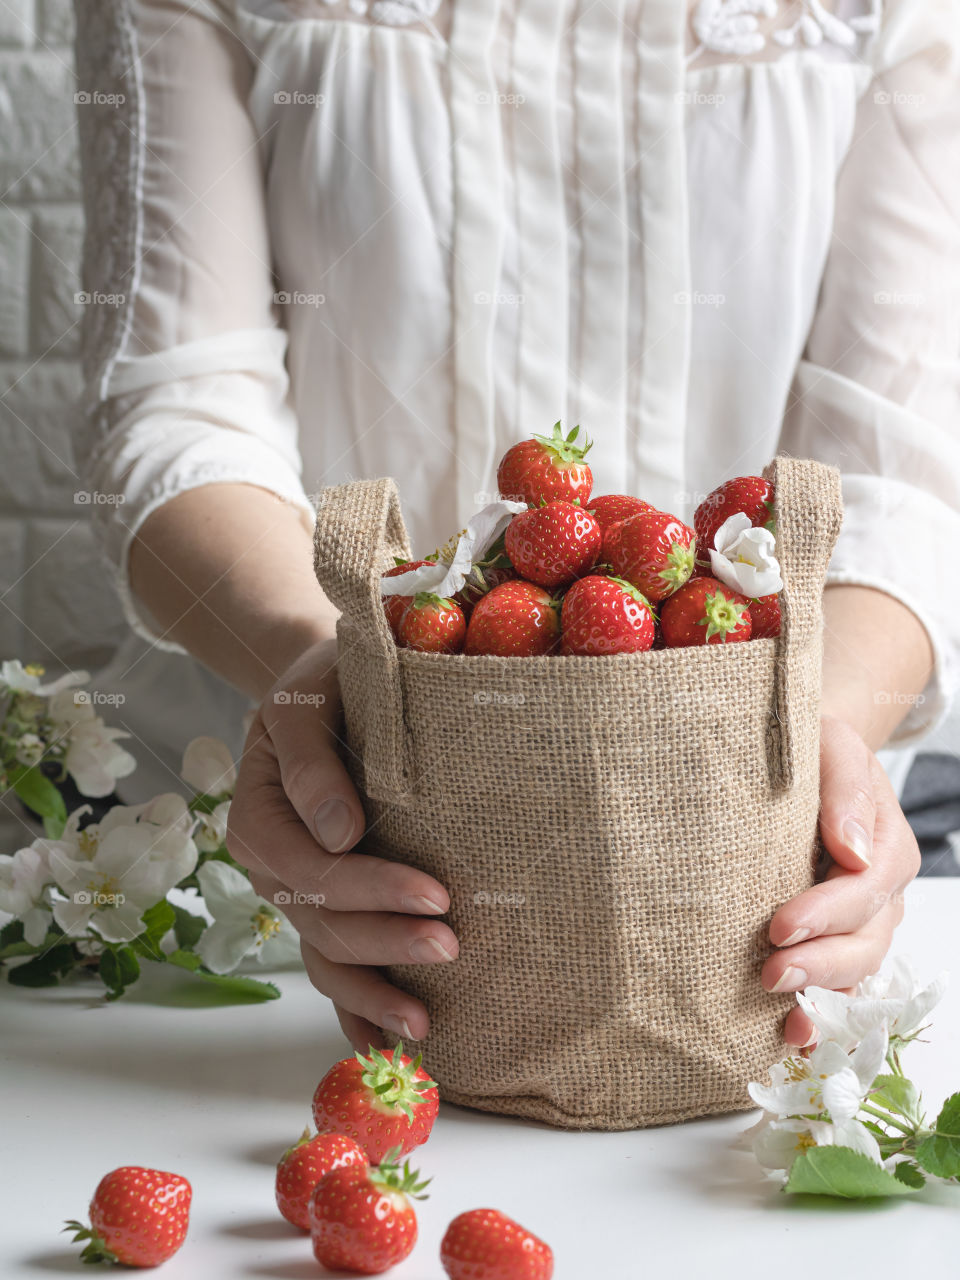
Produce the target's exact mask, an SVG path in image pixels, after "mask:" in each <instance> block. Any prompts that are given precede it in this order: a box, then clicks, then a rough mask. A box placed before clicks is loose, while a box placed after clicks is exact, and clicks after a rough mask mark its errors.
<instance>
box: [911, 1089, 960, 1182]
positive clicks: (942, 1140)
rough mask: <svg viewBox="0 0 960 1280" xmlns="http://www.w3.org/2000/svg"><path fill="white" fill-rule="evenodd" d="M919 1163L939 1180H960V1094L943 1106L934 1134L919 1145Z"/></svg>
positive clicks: (922, 1140)
mask: <svg viewBox="0 0 960 1280" xmlns="http://www.w3.org/2000/svg"><path fill="white" fill-rule="evenodd" d="M915 1154H916V1157H917V1163H918V1164H920V1165H921V1166H922V1167H923V1168H924V1169H926V1171H927V1173H932V1174H933V1175H934V1176H935V1177H937V1178H960V1093H955V1094H953V1095H952V1096H951V1097H949V1098H948V1099H947V1100H946V1102H945V1103H944V1104H943V1109H942V1110H941V1112H940V1114H939V1115H938V1116H937V1123H936V1127H935V1128H934V1130H933V1132H932V1133H929V1134H927V1135H926V1137H924V1138H922V1139H921V1140H920V1142H918V1143H917V1150H916V1153H915Z"/></svg>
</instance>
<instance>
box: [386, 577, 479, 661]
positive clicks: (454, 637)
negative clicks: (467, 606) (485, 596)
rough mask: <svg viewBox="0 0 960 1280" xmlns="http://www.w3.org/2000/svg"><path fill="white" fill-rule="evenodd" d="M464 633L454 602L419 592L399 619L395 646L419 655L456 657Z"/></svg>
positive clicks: (459, 611)
mask: <svg viewBox="0 0 960 1280" xmlns="http://www.w3.org/2000/svg"><path fill="white" fill-rule="evenodd" d="M402 598H403V597H401V599H402ZM466 633H467V620H466V618H465V617H464V616H463V610H462V609H461V608H460V606H459V605H458V604H457V603H456V601H454V600H444V599H443V598H442V597H441V596H438V595H435V594H434V593H433V592H432V591H418V592H417V594H416V595H415V596H414V597H413V600H412V601H411V603H410V605H409V606H408V607H407V609H406V610H405V611H404V614H403V617H402V618H401V619H400V624H399V626H398V627H397V644H398V645H400V647H401V648H402V649H419V650H420V652H421V653H459V652H460V650H461V649H462V648H463V638H464V636H465V635H466Z"/></svg>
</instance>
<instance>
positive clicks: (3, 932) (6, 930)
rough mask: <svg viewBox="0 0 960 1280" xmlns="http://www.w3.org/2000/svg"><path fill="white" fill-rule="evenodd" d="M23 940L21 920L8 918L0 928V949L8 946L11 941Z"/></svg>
mask: <svg viewBox="0 0 960 1280" xmlns="http://www.w3.org/2000/svg"><path fill="white" fill-rule="evenodd" d="M22 941H23V921H22V920H9V921H8V922H7V923H6V924H5V925H4V926H3V928H2V929H0V949H2V948H3V947H9V946H10V944H11V943H13V942H22Z"/></svg>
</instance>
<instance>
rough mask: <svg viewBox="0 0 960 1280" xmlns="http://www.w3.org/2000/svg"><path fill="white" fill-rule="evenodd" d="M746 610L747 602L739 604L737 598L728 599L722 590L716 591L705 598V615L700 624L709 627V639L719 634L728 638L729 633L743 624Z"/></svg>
mask: <svg viewBox="0 0 960 1280" xmlns="http://www.w3.org/2000/svg"><path fill="white" fill-rule="evenodd" d="M746 611H747V606H746V605H745V604H737V602H736V600H728V599H727V597H726V596H725V595H724V594H723V593H722V592H721V591H715V592H714V593H713V595H708V596H707V597H706V599H705V600H704V616H703V617H702V618H701V619H700V625H701V626H705V627H706V628H707V639H708V640H709V639H710V637H711V636H718V635H719V636H723V638H724V640H726V638H727V635H728V634H729V633H730V632H731V631H736V629H737V627H739V626H740V625H741V624H742V622H743V615H744V614H745V613H746Z"/></svg>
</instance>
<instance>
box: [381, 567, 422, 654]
mask: <svg viewBox="0 0 960 1280" xmlns="http://www.w3.org/2000/svg"><path fill="white" fill-rule="evenodd" d="M425 564H430V561H429V560H401V561H399V562H398V563H397V564H395V565H394V566H393V568H392V569H388V570H387V572H386V573H385V574H384V575H383V576H384V577H385V578H396V577H398V576H399V575H400V574H401V573H411V572H412V571H413V570H414V569H420V568H422V567H423V565H425ZM381 599H382V601H383V611H384V613H385V614H386V615H387V621H388V622H389V623H390V630H391V631H392V632H393V634H394V637H396V635H397V631H398V630H399V627H400V623H401V621H402V620H403V615H404V614H405V613H406V611H407V610H408V609H409V608H410V606H411V604H413V596H381Z"/></svg>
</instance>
